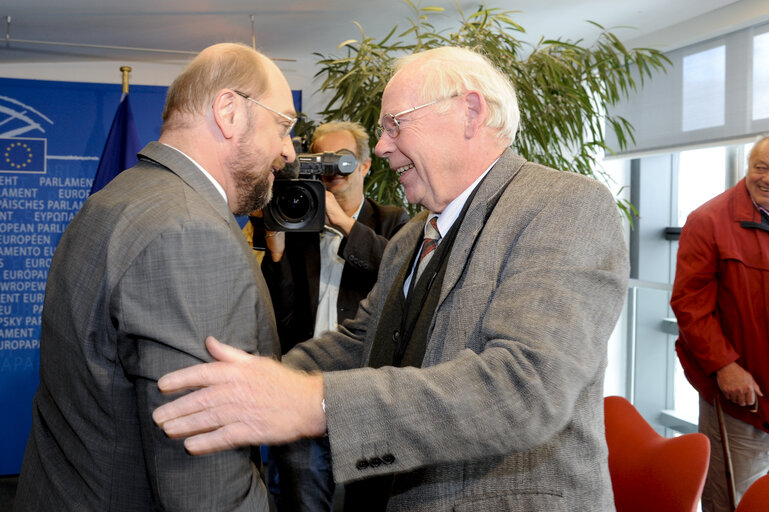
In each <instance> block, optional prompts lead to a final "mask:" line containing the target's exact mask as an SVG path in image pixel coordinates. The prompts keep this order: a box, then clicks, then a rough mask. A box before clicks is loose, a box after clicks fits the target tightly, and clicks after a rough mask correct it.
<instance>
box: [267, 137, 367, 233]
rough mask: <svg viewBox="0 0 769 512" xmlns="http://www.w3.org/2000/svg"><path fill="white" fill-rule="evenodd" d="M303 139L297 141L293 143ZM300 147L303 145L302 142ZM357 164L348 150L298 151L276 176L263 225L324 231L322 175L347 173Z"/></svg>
mask: <svg viewBox="0 0 769 512" xmlns="http://www.w3.org/2000/svg"><path fill="white" fill-rule="evenodd" d="M297 144H301V142H297V141H296V140H295V141H294V147H297ZM299 147H301V145H300V146H299ZM357 166H358V160H357V158H355V155H353V154H352V152H351V151H348V150H340V151H337V152H336V153H331V152H325V153H299V152H298V151H297V155H296V160H295V161H294V162H293V164H289V165H287V166H286V168H285V169H283V170H281V171H280V172H279V173H278V174H277V175H276V176H275V182H274V183H273V186H272V201H270V202H269V204H268V205H267V206H266V207H264V209H263V210H262V211H263V213H264V229H267V230H270V231H321V230H322V229H323V225H324V224H325V220H326V188H325V187H324V186H323V182H322V181H321V180H320V177H321V176H347V175H349V174H350V173H352V172H353V171H354V170H355V168H356V167H357Z"/></svg>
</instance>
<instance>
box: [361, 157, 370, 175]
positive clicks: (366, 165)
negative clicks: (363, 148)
mask: <svg viewBox="0 0 769 512" xmlns="http://www.w3.org/2000/svg"><path fill="white" fill-rule="evenodd" d="M369 169H371V159H369V160H366V161H365V162H363V163H362V164H360V175H361V176H363V177H364V178H365V177H366V175H367V174H368V171H369Z"/></svg>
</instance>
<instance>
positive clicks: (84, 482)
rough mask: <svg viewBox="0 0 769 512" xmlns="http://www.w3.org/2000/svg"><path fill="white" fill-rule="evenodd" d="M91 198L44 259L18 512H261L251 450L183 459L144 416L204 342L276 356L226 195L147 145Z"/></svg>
mask: <svg viewBox="0 0 769 512" xmlns="http://www.w3.org/2000/svg"><path fill="white" fill-rule="evenodd" d="M139 156H140V161H139V163H138V164H137V165H136V166H135V167H134V168H132V169H129V170H126V171H124V172H122V173H121V174H119V175H118V176H117V177H116V178H115V179H114V180H113V181H112V182H111V183H110V184H109V185H107V187H105V188H104V189H103V190H102V191H100V192H98V193H96V194H94V195H93V196H91V197H90V198H89V199H88V200H87V201H86V203H85V205H84V206H83V208H82V210H81V212H80V213H79V214H78V215H77V216H76V217H75V218H74V219H73V221H72V222H71V224H70V225H69V227H68V228H67V230H66V232H65V233H64V235H63V237H62V239H61V242H60V243H59V245H58V247H57V249H56V253H55V255H54V258H53V263H52V265H51V269H50V273H49V276H48V282H47V285H46V295H45V303H44V306H43V319H42V323H43V327H42V335H41V342H40V345H41V349H40V359H41V361H40V387H39V389H38V391H37V394H36V396H35V399H34V405H33V422H32V432H31V435H30V439H29V442H28V446H27V450H26V453H25V458H24V462H23V466H22V470H21V477H20V482H19V488H18V493H17V495H16V500H15V510H17V511H26V510H30V511H37V512H40V511H48V510H51V511H64V510H72V511H83V510H94V511H95V510H99V511H113V512H114V511H137V512H138V511H143V512H144V511H147V510H183V511H190V510H249V511H253V510H265V511H266V510H267V509H268V508H267V507H268V505H267V495H266V490H265V488H264V485H263V484H262V482H261V480H260V479H259V475H258V472H257V470H256V468H255V466H254V464H253V463H252V462H251V460H250V450H249V449H247V448H246V449H241V450H231V451H226V452H223V453H221V454H214V455H206V456H202V457H195V456H192V455H189V454H188V453H187V452H186V451H185V450H184V447H183V445H182V440H180V439H176V440H173V439H169V438H168V437H166V435H165V434H164V433H163V431H162V430H161V429H160V428H159V427H157V426H156V425H155V424H154V422H153V421H152V417H151V414H152V411H153V410H154V409H155V408H156V407H158V406H159V405H161V404H163V403H166V402H168V401H170V400H171V399H172V398H174V397H173V396H165V395H163V394H161V393H160V392H159V390H158V388H157V380H158V379H159V378H160V377H161V376H162V375H164V374H166V373H167V372H169V371H172V370H176V369H179V368H182V367H185V366H189V365H192V364H196V363H199V362H202V361H210V360H211V357H210V355H209V354H208V352H207V351H206V348H205V346H204V343H203V342H204V339H205V337H206V336H208V335H214V336H216V337H217V338H219V339H221V340H223V341H226V342H227V343H230V344H232V345H234V346H237V347H239V348H241V349H244V350H247V351H249V352H257V351H258V352H259V353H262V354H264V355H274V354H276V353H277V349H278V343H277V335H276V332H275V320H274V316H273V313H272V307H271V305H270V302H269V295H268V293H267V289H266V284H265V283H264V279H263V278H262V276H261V273H260V271H259V269H258V267H257V265H256V262H255V260H254V257H253V255H252V253H251V249H250V248H249V247H248V245H247V244H246V243H245V240H244V238H243V236H242V234H241V233H240V229H239V227H238V225H237V222H236V220H235V218H234V217H233V216H232V214H231V213H230V211H229V209H228V207H227V203H226V201H225V200H224V198H223V197H222V196H221V195H220V194H219V192H217V190H216V188H215V187H214V185H213V184H212V183H211V182H210V181H209V180H208V179H207V178H206V177H205V176H204V175H203V173H202V172H200V170H199V169H198V168H197V167H196V166H195V164H194V163H193V162H192V161H190V160H189V159H188V158H187V157H185V156H184V155H183V154H181V153H180V152H178V151H176V150H174V149H172V148H170V147H168V146H165V145H163V144H159V143H157V142H155V143H151V144H149V145H148V146H147V147H145V148H144V149H143V150H142V152H141V153H140V154H139Z"/></svg>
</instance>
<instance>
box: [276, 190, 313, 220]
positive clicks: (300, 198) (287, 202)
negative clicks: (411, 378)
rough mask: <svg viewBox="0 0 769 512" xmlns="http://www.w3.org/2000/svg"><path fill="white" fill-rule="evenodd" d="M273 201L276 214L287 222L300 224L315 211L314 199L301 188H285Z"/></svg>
mask: <svg viewBox="0 0 769 512" xmlns="http://www.w3.org/2000/svg"><path fill="white" fill-rule="evenodd" d="M275 199H276V201H275V206H276V207H277V210H278V212H279V213H280V215H281V216H282V217H283V218H284V219H285V220H287V221H289V222H301V221H303V220H305V218H307V216H308V215H311V214H312V213H313V212H314V211H315V199H314V198H313V197H312V195H311V194H310V193H309V191H308V190H307V189H305V188H304V187H301V186H296V185H294V186H289V187H286V188H285V189H284V190H283V191H282V192H281V193H280V195H279V196H278V197H277V198H275Z"/></svg>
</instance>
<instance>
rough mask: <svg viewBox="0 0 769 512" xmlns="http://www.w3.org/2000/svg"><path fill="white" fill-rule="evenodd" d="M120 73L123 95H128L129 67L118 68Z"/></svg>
mask: <svg viewBox="0 0 769 512" xmlns="http://www.w3.org/2000/svg"><path fill="white" fill-rule="evenodd" d="M120 72H121V73H123V94H128V73H130V72H131V66H120Z"/></svg>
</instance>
